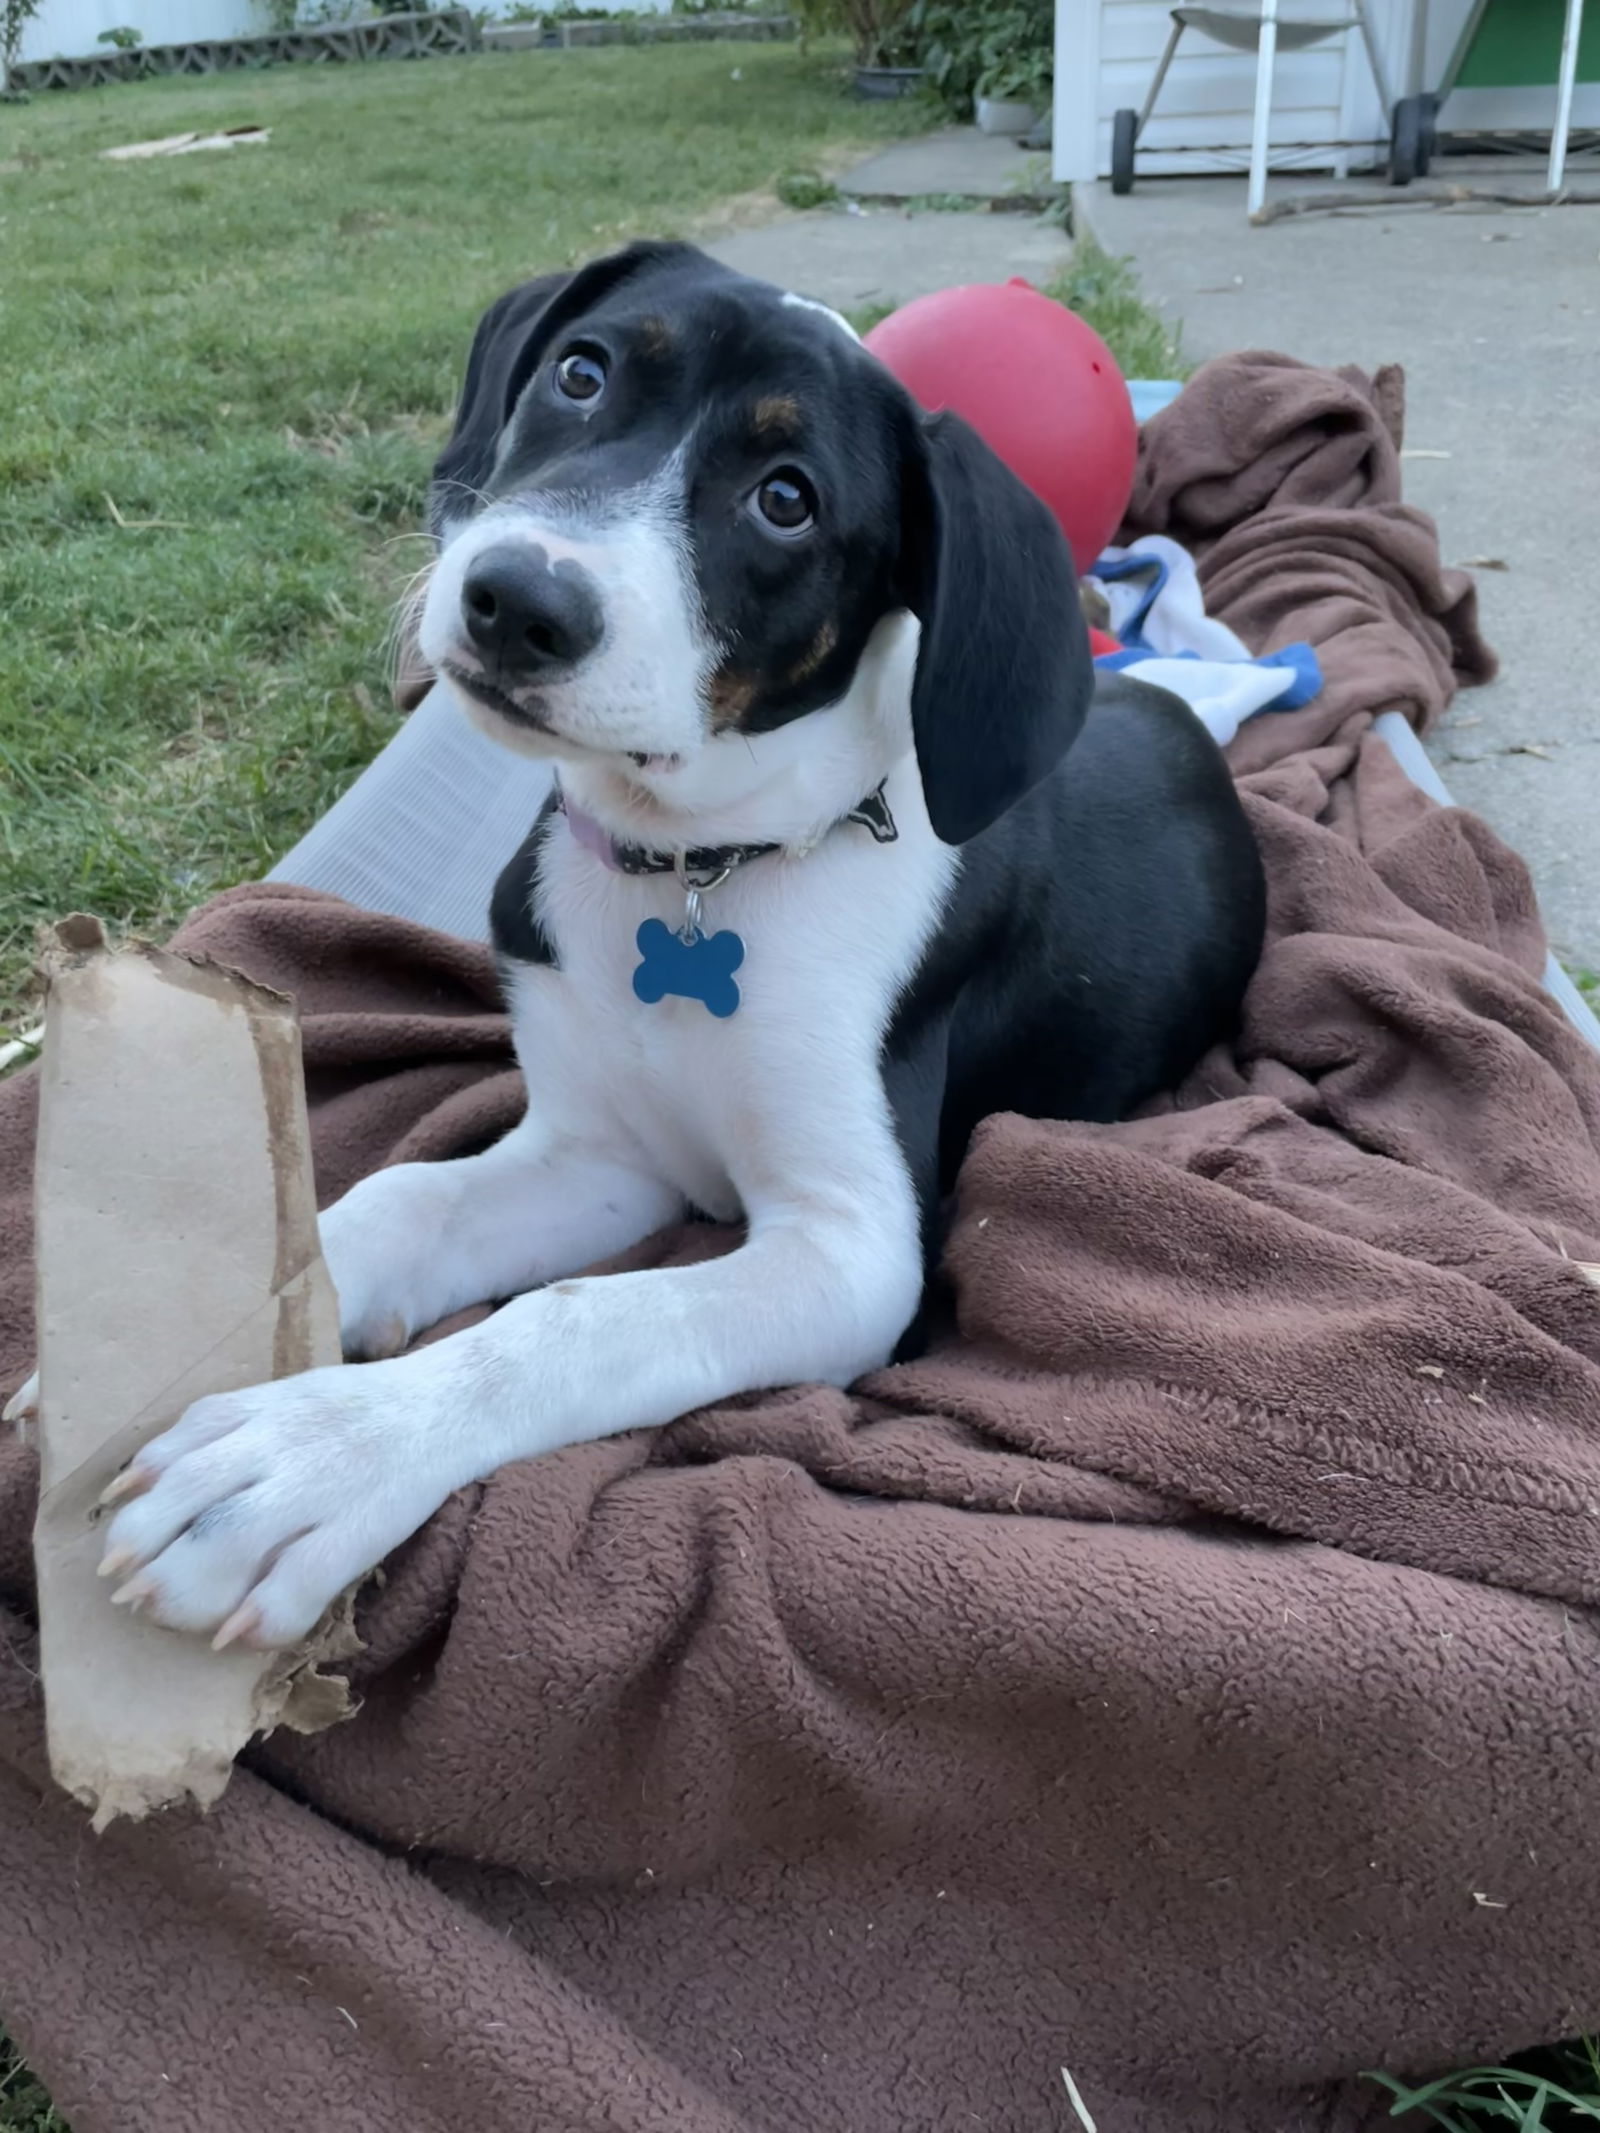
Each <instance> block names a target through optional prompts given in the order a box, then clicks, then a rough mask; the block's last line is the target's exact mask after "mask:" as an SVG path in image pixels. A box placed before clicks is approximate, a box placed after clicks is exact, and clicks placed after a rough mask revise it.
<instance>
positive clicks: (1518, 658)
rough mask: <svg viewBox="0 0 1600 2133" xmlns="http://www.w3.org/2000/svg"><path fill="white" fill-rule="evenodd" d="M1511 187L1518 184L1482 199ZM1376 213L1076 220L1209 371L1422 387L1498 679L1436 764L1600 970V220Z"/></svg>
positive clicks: (1125, 206)
mask: <svg viewBox="0 0 1600 2133" xmlns="http://www.w3.org/2000/svg"><path fill="white" fill-rule="evenodd" d="M1441 174H1442V175H1448V176H1449V177H1451V178H1452V179H1453V178H1455V177H1456V176H1457V175H1458V173H1457V169H1456V167H1455V166H1454V165H1446V166H1445V167H1444V171H1443V173H1440V172H1438V171H1436V175H1441ZM1505 178H1506V172H1505V166H1504V165H1501V166H1499V170H1498V172H1497V174H1496V176H1495V177H1494V178H1493V179H1492V180H1488V181H1486V182H1489V183H1493V184H1495V185H1503V184H1504V183H1505ZM1322 182H1323V181H1321V180H1316V179H1313V180H1309V181H1308V180H1306V179H1304V178H1301V179H1296V180H1290V181H1286V182H1285V183H1284V184H1283V185H1282V186H1278V185H1277V182H1276V181H1274V190H1276V191H1279V192H1294V193H1299V194H1304V193H1305V192H1306V191H1308V190H1310V189H1311V188H1312V187H1313V186H1316V185H1320V184H1321V183H1322ZM1465 182H1469V183H1470V182H1472V179H1471V178H1470V176H1469V177H1468V178H1466V180H1465ZM1271 196H1272V195H1271V193H1269V198H1270V197H1271ZM1371 196H1372V197H1373V198H1374V199H1375V200H1376V201H1377V203H1378V205H1377V209H1376V211H1374V212H1367V211H1363V212H1362V213H1360V214H1359V215H1341V216H1337V217H1335V216H1329V215H1316V216H1303V217H1298V218H1295V219H1292V220H1286V221H1282V222H1277V223H1272V224H1268V225H1267V226H1265V227H1263V228H1259V229H1252V228H1251V227H1250V226H1249V224H1248V223H1247V222H1246V220H1245V212H1244V184H1243V180H1242V179H1226V178H1224V179H1207V178H1192V179H1155V180H1150V181H1147V182H1145V183H1143V184H1141V185H1140V186H1139V187H1138V188H1137V189H1136V190H1135V191H1134V192H1133V193H1131V194H1129V195H1127V196H1126V197H1125V198H1123V199H1116V198H1114V197H1113V196H1112V194H1111V192H1110V189H1109V187H1107V186H1104V185H1101V186H1096V187H1093V188H1086V187H1080V188H1078V191H1077V194H1076V196H1075V200H1074V207H1075V211H1076V212H1077V214H1078V215H1079V217H1080V218H1081V219H1083V220H1086V221H1087V222H1088V224H1089V226H1090V227H1091V228H1092V229H1093V231H1094V233H1095V235H1096V236H1097V237H1098V238H1099V240H1100V242H1101V243H1102V244H1103V245H1104V246H1105V248H1106V249H1107V250H1108V251H1110V252H1114V253H1121V254H1128V255H1131V257H1132V258H1133V260H1134V262H1135V264H1136V265H1137V267H1138V269H1139V272H1140V275H1141V278H1142V280H1143V283H1144V288H1145V293H1146V295H1147V296H1148V297H1149V298H1150V299H1151V300H1152V301H1153V302H1155V303H1156V304H1158V305H1159V306H1160V307H1161V308H1162V309H1163V310H1164V311H1165V312H1166V313H1167V314H1169V315H1170V316H1172V317H1174V318H1177V319H1181V321H1182V323H1183V339H1184V346H1185V348H1186V349H1187V351H1188V352H1189V354H1190V355H1191V356H1197V357H1199V356H1209V355H1217V354H1221V353H1223V352H1224V351H1226V350H1228V349H1233V348H1248V347H1268V348H1281V349H1283V350H1285V351H1286V352H1287V353H1289V354H1291V355H1297V356H1303V357H1305V358H1306V359H1307V360H1308V361H1309V362H1314V363H1349V362H1354V363H1359V364H1361V365H1362V366H1363V367H1364V368H1366V369H1371V368H1373V367H1375V366H1376V365H1377V364H1379V363H1384V362H1399V363H1403V364H1404V365H1405V368H1406V374H1407V380H1408V412H1407V420H1406V448H1407V454H1408V456H1407V459H1406V465H1405V475H1406V494H1407V497H1408V499H1409V500H1410V501H1411V502H1413V503H1417V504H1420V505H1421V506H1422V507H1423V509H1424V510H1427V511H1431V512H1432V513H1433V514H1434V516H1435V517H1436V518H1437V519H1438V522H1439V529H1440V536H1441V539H1442V543H1443V548H1444V555H1445V559H1446V561H1447V562H1452V563H1468V564H1472V565H1473V566H1474V567H1475V568H1476V570H1477V574H1478V585H1479V597H1480V600H1481V604H1482V613H1483V620H1484V627H1485V633H1486V634H1487V636H1488V638H1489V641H1490V642H1491V643H1492V644H1493V645H1494V647H1495V649H1496V650H1497V651H1498V653H1499V654H1500V658H1501V663H1502V675H1501V678H1500V679H1499V680H1498V681H1497V682H1495V683H1493V684H1492V685H1491V686H1490V687H1489V688H1486V689H1479V690H1475V691H1470V692H1467V693H1466V694H1464V695H1462V696H1461V697H1458V698H1457V700H1456V703H1455V706H1454V707H1453V709H1452V711H1451V713H1450V714H1449V715H1448V717H1447V718H1446V720H1445V722H1444V723H1443V725H1442V726H1441V727H1440V729H1439V731H1438V732H1437V734H1436V735H1435V736H1434V737H1433V740H1432V742H1431V744H1430V745H1431V752H1432V754H1433V757H1434V760H1435V762H1436V763H1437V764H1438V766H1439V769H1440V771H1441V773H1442V775H1443V776H1444V779H1445V781H1446V783H1447V784H1448V785H1449V787H1450V789H1451V792H1452V793H1453V795H1454V796H1455V798H1456V799H1458V800H1459V801H1460V802H1461V803H1462V804H1463V805H1464V806H1467V807H1471V808H1473V809H1475V810H1476V811H1477V812H1478V813H1480V814H1482V815H1483V816H1484V817H1486V819H1487V820H1488V821H1489V822H1490V823H1491V824H1492V825H1493V826H1494V827H1495V829H1497V830H1498V831H1499V832H1500V834H1501V835H1502V836H1503V837H1505V838H1506V840H1507V841H1508V842H1509V843H1511V844H1513V845H1515V846H1516V848H1517V849H1518V850H1519V851H1520V852H1521V853H1522V855H1523V857H1524V858H1525V859H1526V860H1527V861H1528V864H1529V866H1530V867H1531V868H1532V870H1533V875H1534V879H1535V882H1536V884H1537V886H1538V891H1539V897H1540V901H1541V904H1542V907H1543V910H1544V914H1545V921H1546V924H1547V926H1548V927H1549V930H1550V933H1551V937H1552V943H1553V945H1554V946H1555V948H1556V950H1557V952H1558V953H1559V954H1560V955H1561V956H1562V957H1563V959H1564V960H1565V961H1567V962H1568V963H1569V965H1571V966H1576V967H1580V968H1586V969H1588V970H1591V971H1594V970H1600V679H1597V677H1596V674H1595V671H1594V670H1595V665H1596V662H1595V661H1594V660H1593V659H1592V658H1591V657H1590V647H1591V644H1592V643H1593V641H1594V636H1595V624H1594V620H1593V596H1592V591H1591V588H1592V586H1593V584H1594V582H1595V573H1596V568H1597V561H1600V391H1597V384H1600V378H1597V374H1596V373H1597V359H1600V210H1597V209H1594V208H1587V207H1564V208H1532V209H1524V208H1493V207H1474V206H1469V205H1463V206H1460V207H1454V208H1450V209H1448V210H1429V209H1426V208H1409V207H1405V206H1403V205H1401V204H1400V203H1401V201H1402V200H1403V198H1404V196H1403V195H1396V194H1393V193H1388V192H1386V191H1385V192H1382V193H1380V192H1379V190H1378V189H1377V188H1376V187H1374V188H1372V189H1371ZM1485 558H1488V559H1492V561H1493V562H1494V563H1495V564H1497V565H1501V566H1503V567H1500V568H1490V567H1487V566H1486V564H1485V561H1484V559H1485Z"/></svg>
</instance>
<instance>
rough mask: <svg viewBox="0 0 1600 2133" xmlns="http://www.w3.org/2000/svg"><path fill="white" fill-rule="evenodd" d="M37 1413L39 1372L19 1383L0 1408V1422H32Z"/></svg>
mask: <svg viewBox="0 0 1600 2133" xmlns="http://www.w3.org/2000/svg"><path fill="white" fill-rule="evenodd" d="M38 1413H39V1373H38V1371H37V1370H36V1371H35V1372H34V1373H33V1375H32V1377H30V1378H28V1379H26V1380H25V1381H24V1382H23V1383H22V1384H21V1385H19V1386H18V1387H17V1389H16V1391H15V1392H14V1393H13V1394H12V1395H11V1397H10V1399H9V1400H7V1402H6V1404H5V1406H4V1407H3V1408H0V1422H32V1421H35V1420H36V1419H37V1417H38Z"/></svg>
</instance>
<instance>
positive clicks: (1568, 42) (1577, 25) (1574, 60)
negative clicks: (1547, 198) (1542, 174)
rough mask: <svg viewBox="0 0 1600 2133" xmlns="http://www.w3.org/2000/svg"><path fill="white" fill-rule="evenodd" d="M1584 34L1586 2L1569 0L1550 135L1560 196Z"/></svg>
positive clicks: (1555, 190)
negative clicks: (1579, 50)
mask: <svg viewBox="0 0 1600 2133" xmlns="http://www.w3.org/2000/svg"><path fill="white" fill-rule="evenodd" d="M1582 33H1583V0H1567V17H1566V21H1565V23H1564V24H1563V26H1562V31H1561V71H1560V73H1559V75H1558V76H1557V78H1556V123H1555V130H1554V131H1553V132H1552V133H1551V135H1550V180H1549V182H1550V190H1551V192H1552V193H1558V192H1560V190H1561V181H1562V179H1563V178H1564V177H1565V176H1566V171H1567V142H1568V141H1569V140H1570V138H1571V135H1572V96H1573V91H1574V90H1575V89H1576V87H1577V84H1578V39H1579V37H1580V36H1581V35H1582Z"/></svg>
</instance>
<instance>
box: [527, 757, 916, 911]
mask: <svg viewBox="0 0 1600 2133" xmlns="http://www.w3.org/2000/svg"><path fill="white" fill-rule="evenodd" d="M887 783H888V780H887V779H885V780H884V784H885V785H886V784H887ZM555 804H556V806H557V808H558V809H559V810H560V811H561V813H562V814H564V815H565V816H566V818H567V827H568V828H569V829H570V830H571V832H572V834H573V836H574V837H576V839H577V840H578V842H579V843H580V844H581V845H582V846H583V848H584V850H585V851H586V852H593V853H594V855H595V857H596V858H597V859H598V860H599V861H600V863H601V865H602V866H605V867H609V868H610V869H611V871H612V873H613V874H676V875H677V877H678V879H679V880H680V881H681V882H682V883H683V885H684V886H685V888H691V889H700V890H706V889H711V888H716V887H718V886H720V884H721V883H723V882H724V881H726V880H727V878H728V876H729V875H730V874H731V873H733V872H734V871H735V869H736V868H738V867H742V866H748V865H749V863H750V861H751V860H752V859H766V858H769V857H770V856H771V854H772V853H774V852H782V851H786V850H790V849H793V848H792V847H789V846H786V845H782V844H707V845H694V846H691V848H690V849H689V850H688V851H683V852H653V851H650V850H649V849H648V848H647V847H646V846H644V845H642V844H619V843H618V842H617V840H616V839H615V838H614V837H613V836H612V835H611V832H610V831H609V830H607V829H605V828H603V827H602V826H601V824H600V823H598V822H597V821H596V820H595V818H594V816H593V815H591V814H589V813H588V812H587V811H586V810H585V809H583V808H581V807H579V806H578V805H577V803H576V802H575V801H573V800H571V799H569V798H568V796H567V795H566V793H564V792H563V791H562V790H561V787H560V786H559V784H558V785H557V787H556V790H555ZM847 822H855V823H859V824H860V826H861V827H862V828H863V829H865V830H867V831H869V832H870V833H871V836H872V839H873V842H874V843H876V844H893V843H894V842H895V840H896V838H898V836H899V835H900V832H899V830H898V828H897V827H896V825H895V819H894V816H893V815H892V814H891V813H890V811H889V802H888V799H887V798H886V796H885V793H884V787H883V785H879V786H878V787H876V789H875V790H874V791H872V792H869V793H868V794H867V796H866V798H865V799H864V800H861V801H858V802H857V804H856V805H855V806H854V807H852V808H851V810H850V812H849V813H848V814H847V815H843V816H841V817H840V819H839V822H838V823H837V824H836V825H835V827H836V828H842V827H843V826H844V824H845V823H847ZM807 849H809V847H808V848H807Z"/></svg>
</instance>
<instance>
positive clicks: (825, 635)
mask: <svg viewBox="0 0 1600 2133" xmlns="http://www.w3.org/2000/svg"><path fill="white" fill-rule="evenodd" d="M838 642H839V632H838V629H837V627H836V626H835V625H834V624H833V623H831V622H824V623H823V625H822V627H821V629H819V630H818V632H817V634H816V635H815V637H813V638H812V640H811V642H810V644H809V645H808V646H807V647H806V649H805V651H804V652H802V653H801V655H800V657H799V658H798V659H797V660H796V661H795V663H794V665H793V666H792V667H791V668H790V669H789V679H790V680H791V681H805V680H806V679H808V677H809V676H811V675H812V674H815V672H816V671H817V669H818V667H820V666H821V664H822V662H823V661H824V660H825V659H826V658H827V656H828V654H829V653H830V652H831V651H832V650H833V648H834V646H835V645H836V644H837V643H838Z"/></svg>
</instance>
